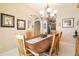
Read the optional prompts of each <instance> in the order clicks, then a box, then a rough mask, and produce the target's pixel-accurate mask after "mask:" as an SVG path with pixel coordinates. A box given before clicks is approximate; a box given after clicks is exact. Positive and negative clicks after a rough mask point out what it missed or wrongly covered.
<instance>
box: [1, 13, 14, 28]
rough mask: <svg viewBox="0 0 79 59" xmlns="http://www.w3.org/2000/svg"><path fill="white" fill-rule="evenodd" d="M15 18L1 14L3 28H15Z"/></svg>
mask: <svg viewBox="0 0 79 59" xmlns="http://www.w3.org/2000/svg"><path fill="white" fill-rule="evenodd" d="M14 26H15V17H14V16H12V15H8V14H4V13H1V27H14Z"/></svg>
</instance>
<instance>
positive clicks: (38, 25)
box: [34, 21, 40, 36]
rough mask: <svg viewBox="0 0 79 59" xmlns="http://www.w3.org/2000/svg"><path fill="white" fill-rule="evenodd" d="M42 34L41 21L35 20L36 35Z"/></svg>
mask: <svg viewBox="0 0 79 59" xmlns="http://www.w3.org/2000/svg"><path fill="white" fill-rule="evenodd" d="M39 34H40V21H35V22H34V36H37V35H39Z"/></svg>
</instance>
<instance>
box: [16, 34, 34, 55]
mask: <svg viewBox="0 0 79 59" xmlns="http://www.w3.org/2000/svg"><path fill="white" fill-rule="evenodd" d="M16 44H17V47H18V51H19V55H20V56H31V55H32V54H31V53H28V51H27V49H26V46H25V41H24V36H23V35H19V36H18V38H17V40H16Z"/></svg>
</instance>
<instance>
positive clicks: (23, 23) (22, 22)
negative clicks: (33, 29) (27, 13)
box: [17, 19, 26, 30]
mask: <svg viewBox="0 0 79 59" xmlns="http://www.w3.org/2000/svg"><path fill="white" fill-rule="evenodd" d="M25 29H26V21H25V20H21V19H17V30H25Z"/></svg>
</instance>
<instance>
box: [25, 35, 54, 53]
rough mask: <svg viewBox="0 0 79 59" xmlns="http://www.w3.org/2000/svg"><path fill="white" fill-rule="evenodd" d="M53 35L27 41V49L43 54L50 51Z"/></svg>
mask: <svg viewBox="0 0 79 59" xmlns="http://www.w3.org/2000/svg"><path fill="white" fill-rule="evenodd" d="M52 39H53V35H52V34H48V35H47V36H46V37H44V38H43V37H41V36H39V37H35V38H31V39H29V40H26V41H25V44H26V47H27V48H29V49H31V50H32V51H34V52H37V53H42V52H45V51H48V50H49V48H50V47H51V43H52Z"/></svg>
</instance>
